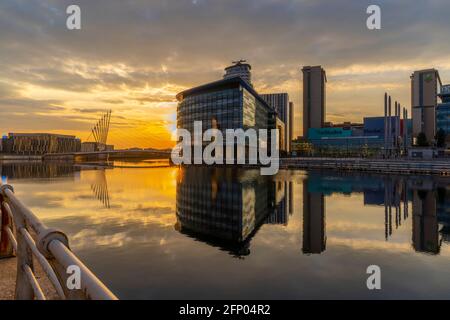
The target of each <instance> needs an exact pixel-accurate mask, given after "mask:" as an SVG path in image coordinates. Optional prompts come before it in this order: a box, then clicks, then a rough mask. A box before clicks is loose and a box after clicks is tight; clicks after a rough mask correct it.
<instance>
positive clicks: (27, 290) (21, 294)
mask: <svg viewBox="0 0 450 320" xmlns="http://www.w3.org/2000/svg"><path fill="white" fill-rule="evenodd" d="M11 210H15V208H14V206H11ZM14 220H15V221H14V222H15V224H16V230H18V231H17V232H16V240H17V253H16V255H17V275H16V293H15V298H16V300H33V299H34V292H33V287H32V286H31V284H30V283H29V281H28V278H27V275H26V273H25V269H24V267H25V266H26V265H28V266H29V267H30V269H31V271H34V268H33V253H32V251H31V249H30V248H29V247H28V245H27V243H26V241H25V239H24V236H23V234H22V232H19V230H21V229H22V228H25V229H26V226H27V224H26V220H25V217H23V216H22V215H21V214H15V215H14Z"/></svg>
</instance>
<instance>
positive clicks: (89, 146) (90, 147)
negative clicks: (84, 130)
mask: <svg viewBox="0 0 450 320" xmlns="http://www.w3.org/2000/svg"><path fill="white" fill-rule="evenodd" d="M98 151H114V146H113V145H110V144H103V143H99V142H83V143H82V144H81V152H98Z"/></svg>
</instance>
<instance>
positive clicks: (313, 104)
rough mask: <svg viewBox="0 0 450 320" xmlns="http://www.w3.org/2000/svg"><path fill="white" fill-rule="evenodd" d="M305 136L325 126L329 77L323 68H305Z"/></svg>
mask: <svg viewBox="0 0 450 320" xmlns="http://www.w3.org/2000/svg"><path fill="white" fill-rule="evenodd" d="M302 72H303V135H304V136H305V137H306V136H307V134H308V130H309V129H311V128H315V129H319V128H322V127H323V126H324V122H325V115H326V82H327V76H326V73H325V70H324V69H323V68H322V67H321V66H315V67H309V66H307V67H303V69H302Z"/></svg>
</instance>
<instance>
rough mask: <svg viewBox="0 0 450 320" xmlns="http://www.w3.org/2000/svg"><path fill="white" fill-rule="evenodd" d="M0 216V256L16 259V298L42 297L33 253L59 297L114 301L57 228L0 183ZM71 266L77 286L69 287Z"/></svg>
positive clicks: (10, 188)
mask: <svg viewBox="0 0 450 320" xmlns="http://www.w3.org/2000/svg"><path fill="white" fill-rule="evenodd" d="M0 218H1V229H0V257H13V256H14V254H15V255H16V256H17V260H18V261H17V262H18V263H17V279H16V290H15V291H16V293H15V297H16V299H33V298H35V299H38V300H45V299H46V297H45V295H44V293H43V291H42V289H41V287H40V285H39V283H38V281H37V280H36V277H35V275H34V268H33V256H34V257H35V258H36V261H37V262H38V263H39V264H40V265H41V267H42V269H43V270H44V272H45V274H46V275H47V278H48V279H49V281H50V282H51V283H52V285H53V287H54V288H55V290H56V292H57V294H58V296H59V297H60V299H69V300H75V299H76V300H88V299H89V300H117V297H116V296H115V295H114V294H113V293H112V292H111V291H110V290H109V289H108V288H107V287H106V286H105V285H104V284H103V283H102V282H101V281H100V280H99V279H98V278H97V277H96V276H95V275H94V274H93V273H92V272H91V271H90V270H89V268H88V267H86V266H85V265H84V264H83V262H81V261H80V260H79V259H78V258H77V257H76V255H75V254H74V253H73V252H72V251H71V250H70V248H69V241H68V238H67V236H66V235H65V234H64V233H63V232H61V231H59V230H55V229H50V228H48V227H47V226H46V225H45V224H44V223H43V222H42V221H40V220H39V218H38V217H37V216H36V215H35V214H34V213H33V212H32V211H31V210H30V209H28V208H27V207H26V206H25V205H24V204H23V203H22V202H21V201H20V200H19V199H18V198H17V197H16V196H15V194H14V189H13V188H12V186H10V185H4V184H1V183H0ZM28 227H29V228H30V229H31V230H32V231H33V234H35V239H36V240H35V239H33V237H32V236H31V234H30V231H29V229H28ZM74 267H75V268H76V269H77V270H79V276H80V279H79V285H80V286H79V287H77V286H75V288H72V286H70V288H69V285H68V280H69V277H70V276H71V275H72V272H73V271H70V270H69V269H73V268H74ZM69 273H70V274H69Z"/></svg>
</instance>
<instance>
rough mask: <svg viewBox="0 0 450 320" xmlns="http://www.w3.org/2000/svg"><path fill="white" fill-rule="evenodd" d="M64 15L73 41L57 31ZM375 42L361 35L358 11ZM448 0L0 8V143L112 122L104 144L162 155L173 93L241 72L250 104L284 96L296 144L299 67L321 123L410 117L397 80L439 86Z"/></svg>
mask: <svg viewBox="0 0 450 320" xmlns="http://www.w3.org/2000/svg"><path fill="white" fill-rule="evenodd" d="M70 4H77V5H79V6H80V7H81V20H82V29H81V30H75V31H70V30H68V29H67V28H66V18H67V14H66V13H65V11H66V8H67V6H68V5H70ZM370 4H378V5H380V6H381V9H382V29H381V30H379V31H371V30H368V29H367V28H366V19H367V14H366V8H367V7H368V5H370ZM449 31H450V19H449V18H448V0H427V1H425V0H417V1H411V0H389V1H365V0H339V1H329V0H245V1H244V0H148V1H144V0H141V1H140V0H133V1H132V0H128V1H127V0H120V1H119V0H95V1H92V0H71V1H63V0H53V1H52V0H33V1H30V0H23V1H21V0H14V1H12V0H2V1H1V2H0V134H7V133H8V132H58V133H65V134H75V135H77V136H78V137H80V138H81V139H82V140H83V141H84V140H86V139H87V138H88V137H89V133H90V128H91V127H92V126H93V125H94V124H95V122H96V119H97V118H100V116H101V113H102V112H104V111H106V110H108V109H112V110H113V114H112V128H111V132H110V139H109V141H108V143H112V144H115V145H116V147H117V148H125V147H134V146H138V147H158V148H162V147H168V146H170V145H171V144H172V142H171V141H170V140H171V132H172V131H173V130H174V128H175V120H176V100H175V94H176V93H178V92H180V91H182V90H184V89H187V88H189V87H193V86H197V85H200V84H203V83H206V82H210V81H214V80H217V79H220V78H221V77H222V75H223V69H224V67H226V66H227V65H229V64H230V62H231V61H232V60H237V59H241V58H242V59H247V61H248V62H249V63H250V64H251V65H252V66H253V81H254V85H255V88H256V89H257V91H258V92H260V93H267V92H288V93H289V95H290V98H291V100H292V101H293V102H294V103H295V108H296V117H295V125H294V126H295V132H296V135H298V134H300V132H301V129H302V123H301V109H302V104H301V94H302V93H301V71H300V70H301V67H302V66H303V65H319V64H320V65H322V66H323V67H324V68H325V70H326V71H327V75H328V85H327V91H328V92H327V93H328V95H327V121H333V122H341V121H359V122H360V121H362V118H363V117H364V116H371V115H381V114H382V101H383V93H384V92H385V91H389V92H390V93H391V95H392V96H393V97H394V98H395V99H397V100H399V101H400V102H401V103H402V104H403V105H404V106H409V104H410V80H409V76H410V75H411V73H412V72H413V71H414V70H417V69H423V68H437V69H438V70H439V72H440V75H441V79H442V81H443V83H444V84H445V83H450V41H448V39H449V36H448V33H449Z"/></svg>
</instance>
